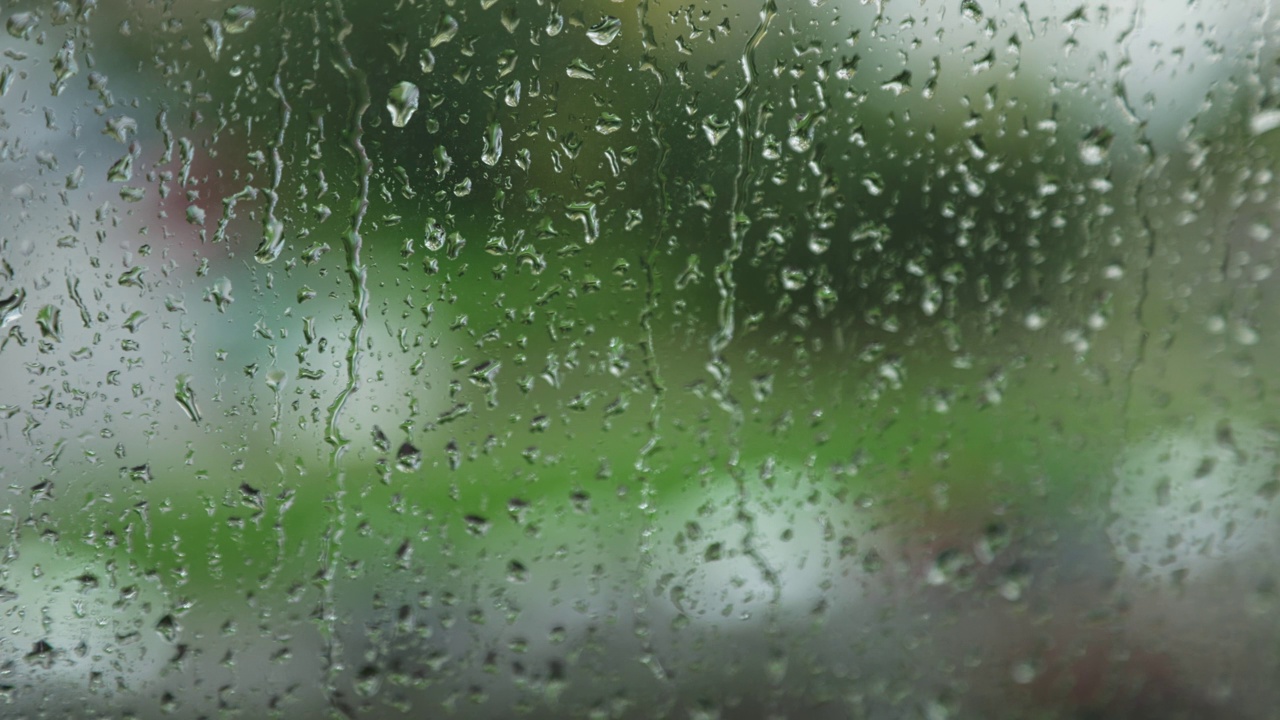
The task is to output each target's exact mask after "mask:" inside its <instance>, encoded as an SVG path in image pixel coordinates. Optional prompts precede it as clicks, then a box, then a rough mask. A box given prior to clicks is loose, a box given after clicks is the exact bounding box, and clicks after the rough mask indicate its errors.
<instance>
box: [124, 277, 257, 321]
mask: <svg viewBox="0 0 1280 720" xmlns="http://www.w3.org/2000/svg"><path fill="white" fill-rule="evenodd" d="M121 284H123V283H121ZM205 300H206V301H211V302H213V304H214V305H215V306H217V308H218V312H226V311H227V306H228V305H230V304H231V303H233V302H235V298H233V297H231V280H230V279H228V278H225V277H220V278H218V279H217V280H216V281H214V283H213V285H212V286H211V287H210V288H209V290H208V292H207V294H206V295H205Z"/></svg>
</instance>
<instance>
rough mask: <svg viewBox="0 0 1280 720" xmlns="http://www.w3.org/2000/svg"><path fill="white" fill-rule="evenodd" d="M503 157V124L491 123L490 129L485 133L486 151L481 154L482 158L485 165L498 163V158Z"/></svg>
mask: <svg viewBox="0 0 1280 720" xmlns="http://www.w3.org/2000/svg"><path fill="white" fill-rule="evenodd" d="M501 158H502V126H501V125H499V124H498V123H496V122H495V123H490V124H489V129H488V131H487V132H485V135H484V152H483V153H481V154H480V159H481V160H482V161H484V164H485V165H489V166H493V165H497V164H498V160H499V159H501Z"/></svg>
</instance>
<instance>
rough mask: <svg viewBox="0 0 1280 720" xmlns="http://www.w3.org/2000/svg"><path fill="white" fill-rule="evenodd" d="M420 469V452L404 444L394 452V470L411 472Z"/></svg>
mask: <svg viewBox="0 0 1280 720" xmlns="http://www.w3.org/2000/svg"><path fill="white" fill-rule="evenodd" d="M420 467H422V451H421V450H419V449H418V448H416V447H414V446H413V445H411V444H409V443H404V444H403V445H401V446H400V449H399V450H397V451H396V469H397V470H399V471H400V472H406V473H407V472H413V471H414V470H417V469H418V468H420Z"/></svg>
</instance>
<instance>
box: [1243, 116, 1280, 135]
mask: <svg viewBox="0 0 1280 720" xmlns="http://www.w3.org/2000/svg"><path fill="white" fill-rule="evenodd" d="M1276 128H1280V110H1263V111H1262V112H1260V113H1258V114H1257V115H1254V116H1253V117H1251V118H1249V132H1251V133H1253V134H1254V135H1255V136H1256V135H1261V134H1263V133H1269V132H1271V131H1272V130H1275V129H1276Z"/></svg>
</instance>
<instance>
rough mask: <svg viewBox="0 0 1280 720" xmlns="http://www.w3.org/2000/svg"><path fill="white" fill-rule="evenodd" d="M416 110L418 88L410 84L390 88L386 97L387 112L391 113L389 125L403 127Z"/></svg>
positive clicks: (405, 83)
mask: <svg viewBox="0 0 1280 720" xmlns="http://www.w3.org/2000/svg"><path fill="white" fill-rule="evenodd" d="M417 110H418V86H417V85H414V84H413V83H411V82H407V81H406V82H402V83H399V84H397V85H396V86H395V87H393V88H391V92H390V93H389V94H388V95H387V112H389V113H391V124H392V125H395V126H396V127H404V126H405V125H407V124H408V123H409V119H410V118H412V117H413V114H414V113H415V112H417Z"/></svg>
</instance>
